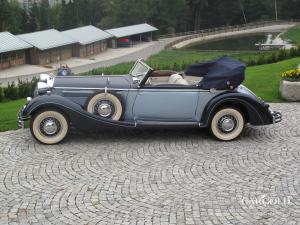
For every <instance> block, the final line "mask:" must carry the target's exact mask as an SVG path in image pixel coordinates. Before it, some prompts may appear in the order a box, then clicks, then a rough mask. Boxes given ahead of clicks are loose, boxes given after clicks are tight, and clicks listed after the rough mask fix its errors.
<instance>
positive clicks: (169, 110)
mask: <svg viewBox="0 0 300 225" xmlns="http://www.w3.org/2000/svg"><path fill="white" fill-rule="evenodd" d="M198 98H199V90H198V89H189V88H183V89H179V88H176V89H175V88H174V89H171V88H169V89H165V88H141V89H139V90H138V93H137V96H136V100H135V103H134V106H133V115H134V118H135V120H136V121H162V122H172V121H174V122H196V121H197V117H196V110H197V104H198Z"/></svg>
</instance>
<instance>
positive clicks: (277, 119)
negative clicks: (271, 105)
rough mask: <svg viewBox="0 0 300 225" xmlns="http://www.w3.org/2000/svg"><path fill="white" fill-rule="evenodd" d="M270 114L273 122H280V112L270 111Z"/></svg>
mask: <svg viewBox="0 0 300 225" xmlns="http://www.w3.org/2000/svg"><path fill="white" fill-rule="evenodd" d="M271 115H272V117H273V124H275V123H280V122H281V121H282V115H281V113H280V112H276V111H272V112H271Z"/></svg>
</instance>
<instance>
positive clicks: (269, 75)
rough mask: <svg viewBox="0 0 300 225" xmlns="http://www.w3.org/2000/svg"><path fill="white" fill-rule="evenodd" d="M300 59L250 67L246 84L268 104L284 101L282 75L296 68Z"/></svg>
mask: <svg viewBox="0 0 300 225" xmlns="http://www.w3.org/2000/svg"><path fill="white" fill-rule="evenodd" d="M299 63H300V57H298V58H294V59H289V60H285V61H281V62H277V63H273V64H268V65H260V66H252V67H248V69H247V72H246V81H245V82H244V84H245V85H246V86H247V87H249V88H250V89H251V90H252V91H253V92H254V93H256V94H257V95H258V96H259V97H261V98H263V99H264V100H266V101H268V102H280V101H282V99H281V97H280V94H279V84H280V81H281V73H282V72H284V71H286V70H289V69H293V68H296V67H297V66H298V65H299Z"/></svg>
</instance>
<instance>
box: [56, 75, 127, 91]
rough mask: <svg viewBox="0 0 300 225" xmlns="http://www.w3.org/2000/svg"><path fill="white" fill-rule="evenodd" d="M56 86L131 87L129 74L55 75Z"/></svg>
mask: <svg viewBox="0 0 300 225" xmlns="http://www.w3.org/2000/svg"><path fill="white" fill-rule="evenodd" d="M58 87H59V88H95V89H98V88H105V87H107V88H117V89H129V88H131V87H132V79H131V77H130V76H129V75H127V76H117V75H112V76H72V77H55V80H54V85H53V88H58Z"/></svg>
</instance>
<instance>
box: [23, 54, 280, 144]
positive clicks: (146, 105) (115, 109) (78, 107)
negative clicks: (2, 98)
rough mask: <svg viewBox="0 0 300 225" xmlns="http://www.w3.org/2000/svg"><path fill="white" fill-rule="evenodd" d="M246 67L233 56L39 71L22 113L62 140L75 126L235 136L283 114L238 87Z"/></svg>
mask: <svg viewBox="0 0 300 225" xmlns="http://www.w3.org/2000/svg"><path fill="white" fill-rule="evenodd" d="M244 71H245V65H244V64H242V63H240V62H238V61H236V60H233V59H231V58H229V57H222V58H220V59H218V60H216V61H211V62H205V63H200V64H195V65H191V66H190V67H189V68H188V69H187V70H186V71H185V72H184V73H183V74H178V73H176V72H174V71H157V70H153V69H152V68H150V67H149V66H148V65H147V64H146V63H145V62H144V61H143V60H138V61H137V62H136V63H135V65H134V67H133V68H132V70H131V71H130V73H129V74H128V75H122V76H116V75H111V76H104V75H100V76H57V77H55V78H54V77H51V76H49V75H47V74H41V75H40V79H39V82H38V84H37V87H36V90H35V91H34V94H33V98H31V97H29V98H28V99H27V100H28V102H27V104H26V105H25V106H24V107H23V108H22V109H21V111H20V112H19V116H18V123H19V126H20V127H24V122H25V121H26V120H30V130H31V133H32V135H33V136H34V137H35V138H36V139H37V140H38V141H39V142H42V143H44V144H57V143H59V142H61V141H62V140H63V139H64V138H65V137H66V136H67V134H68V132H69V130H70V127H73V128H77V129H88V130H91V129H92V128H112V127H127V128H144V127H175V128H177V127H200V128H209V129H210V131H211V133H212V134H213V135H214V136H215V137H216V138H217V139H219V140H222V141H230V140H234V139H236V138H237V137H238V136H239V135H240V134H241V132H242V131H243V128H244V125H245V124H247V123H249V124H252V125H268V124H273V123H277V122H280V121H281V114H280V113H278V112H273V111H270V109H269V105H268V104H266V103H265V102H264V101H262V100H261V99H260V98H258V97H257V96H256V95H255V94H254V93H253V92H251V91H250V90H249V89H247V88H246V87H245V86H243V85H241V83H242V82H243V80H244Z"/></svg>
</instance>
